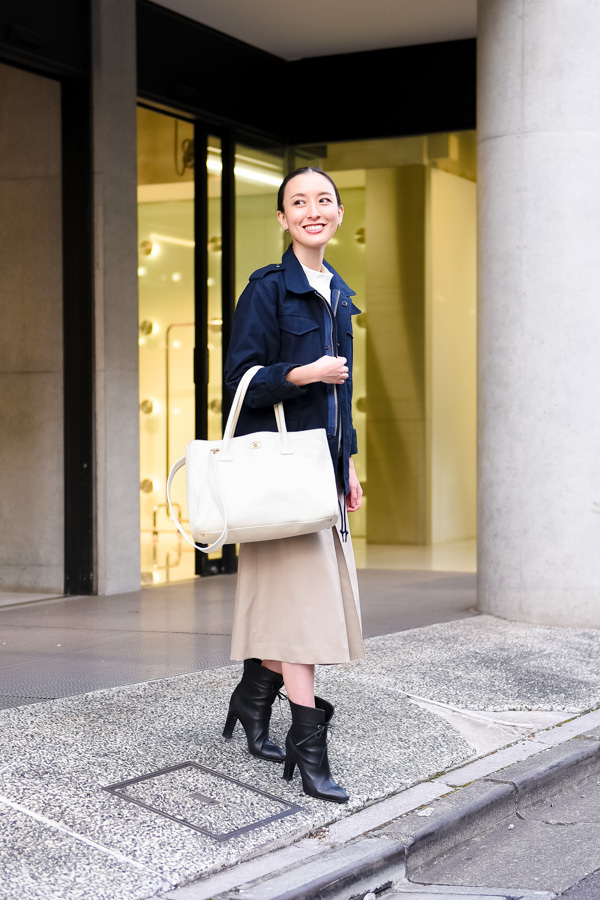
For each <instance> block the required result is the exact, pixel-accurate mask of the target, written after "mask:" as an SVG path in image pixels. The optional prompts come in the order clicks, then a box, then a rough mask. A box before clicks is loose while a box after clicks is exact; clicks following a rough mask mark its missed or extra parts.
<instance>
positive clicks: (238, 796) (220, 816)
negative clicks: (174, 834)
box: [104, 762, 302, 841]
mask: <svg viewBox="0 0 600 900" xmlns="http://www.w3.org/2000/svg"><path fill="white" fill-rule="evenodd" d="M104 790H105V791H108V792H109V793H111V794H113V795H114V796H115V797H120V798H121V799H122V800H128V801H129V802H130V803H135V804H136V805H137V806H141V807H142V808H143V809H147V810H149V811H150V812H153V813H157V814H158V815H160V816H164V817H165V818H167V819H171V821H173V822H177V823H178V824H179V825H185V826H186V827H187V828H193V830H194V831H199V832H200V833H201V834H205V835H207V836H208V837H210V838H213V839H214V840H215V841H229V840H231V839H232V838H235V837H238V836H239V835H241V834H246V833H247V832H248V831H252V830H253V829H255V828H264V826H265V825H269V824H270V823H271V822H276V821H277V820H278V819H283V818H285V816H291V815H294V814H295V813H298V812H300V811H301V810H302V807H301V806H298V805H297V804H295V803H288V801H287V800H283V799H282V798H281V797H276V796H275V795H274V794H269V793H267V791H262V790H260V789H259V788H256V787H253V786H252V785H249V784H245V783H244V782H243V781H238V780H237V779H236V778H231V777H230V776H229V775H223V774H222V773H221V772H217V771H215V770H214V769H208V768H207V767H206V766H201V765H199V764H198V763H194V762H184V763H179V764H178V765H175V766H169V767H168V768H166V769H159V770H158V771H156V772H150V773H149V774H148V775H140V776H138V777H137V778H129V779H128V780H127V781H121V782H119V783H117V784H109V785H106V786H104Z"/></svg>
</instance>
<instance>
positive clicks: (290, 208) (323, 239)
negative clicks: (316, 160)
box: [277, 172, 344, 250]
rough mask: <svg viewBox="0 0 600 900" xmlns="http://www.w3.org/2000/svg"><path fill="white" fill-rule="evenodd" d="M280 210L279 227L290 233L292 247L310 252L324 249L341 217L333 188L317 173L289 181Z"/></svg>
mask: <svg viewBox="0 0 600 900" xmlns="http://www.w3.org/2000/svg"><path fill="white" fill-rule="evenodd" d="M283 210H284V211H283V212H278V213H277V218H278V219H279V224H280V225H281V227H282V228H287V229H288V230H289V232H290V236H291V238H292V240H293V241H294V243H295V244H298V245H300V246H302V247H306V248H307V249H311V250H318V249H321V248H324V247H325V245H326V244H327V242H328V241H329V240H330V239H331V238H332V237H333V235H334V234H335V232H336V231H337V229H338V227H339V226H340V225H341V223H342V218H343V215H344V207H343V206H338V204H337V200H336V196H335V191H334V189H333V185H332V184H331V182H330V181H329V180H328V179H327V178H325V177H324V176H323V175H320V174H319V173H318V172H305V173H303V174H302V175H296V177H295V178H292V179H291V180H290V181H288V183H287V184H286V186H285V193H284V195H283Z"/></svg>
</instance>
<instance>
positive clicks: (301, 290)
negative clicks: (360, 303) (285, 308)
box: [281, 245, 356, 297]
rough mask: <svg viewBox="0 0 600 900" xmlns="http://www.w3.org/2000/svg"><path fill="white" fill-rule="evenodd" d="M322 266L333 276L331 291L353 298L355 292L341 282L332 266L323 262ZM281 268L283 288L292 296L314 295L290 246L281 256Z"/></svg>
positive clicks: (341, 279)
mask: <svg viewBox="0 0 600 900" xmlns="http://www.w3.org/2000/svg"><path fill="white" fill-rule="evenodd" d="M324 265H325V268H326V269H328V270H329V271H330V272H331V273H332V274H333V278H332V279H331V287H332V289H336V290H338V291H339V292H340V294H344V295H345V296H347V297H354V295H355V293H356V291H353V290H352V288H350V287H348V285H347V284H346V282H345V281H344V280H343V278H341V277H340V275H338V273H337V272H336V271H335V269H334V268H333V266H330V265H329V263H328V262H325V261H324ZM281 268H282V269H283V275H284V278H285V286H286V288H287V289H288V290H289V291H292V292H293V293H294V294H312V293H314V292H313V289H312V287H311V286H310V284H309V283H308V279H307V277H306V275H305V274H304V269H303V268H302V265H301V263H300V260H299V259H298V258H297V256H296V254H295V253H294V251H293V250H292V247H291V245H290V246H289V247H288V249H287V250H286V251H285V253H284V254H283V257H282V260H281Z"/></svg>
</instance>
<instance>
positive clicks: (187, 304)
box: [138, 109, 195, 584]
mask: <svg viewBox="0 0 600 900" xmlns="http://www.w3.org/2000/svg"><path fill="white" fill-rule="evenodd" d="M138 277H139V322H140V326H139V379H140V482H141V483H140V515H141V554H142V556H141V564H142V566H141V567H142V583H143V584H156V583H162V582H167V581H174V580H178V579H182V578H190V577H192V576H193V574H194V551H193V550H192V548H191V547H190V546H189V544H187V543H186V542H185V541H184V540H183V539H182V538H181V537H180V535H179V533H178V532H177V530H176V528H175V526H174V525H173V523H172V522H171V521H170V519H169V515H168V510H167V505H166V482H167V475H168V472H169V469H170V467H171V465H172V464H173V462H174V461H175V460H176V459H178V458H179V457H180V456H181V455H182V454H183V452H184V449H185V445H186V443H187V442H188V441H190V440H192V439H193V437H194V406H195V404H194V380H193V348H194V182H193V127H192V125H191V124H190V123H189V122H184V121H179V120H177V119H174V118H172V117H170V116H166V115H162V114H160V113H156V112H152V111H150V110H146V109H140V110H139V111H138ZM173 497H174V500H175V504H176V508H177V509H178V510H179V511H180V512H181V513H182V515H184V516H185V514H186V506H185V479H184V478H183V477H181V478H180V479H179V480H178V481H176V483H175V485H174V490H173ZM186 524H187V523H186Z"/></svg>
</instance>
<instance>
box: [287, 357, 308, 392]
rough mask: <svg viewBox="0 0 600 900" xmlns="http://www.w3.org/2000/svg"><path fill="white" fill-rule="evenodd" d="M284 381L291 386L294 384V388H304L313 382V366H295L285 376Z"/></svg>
mask: <svg viewBox="0 0 600 900" xmlns="http://www.w3.org/2000/svg"><path fill="white" fill-rule="evenodd" d="M285 378H286V381H290V382H291V383H292V384H295V385H296V387H304V385H305V384H312V383H313V381H315V378H314V377H313V366H312V363H308V364H307V365H305V366H295V367H294V368H293V369H290V371H289V372H288V373H287V375H286V376H285Z"/></svg>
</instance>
